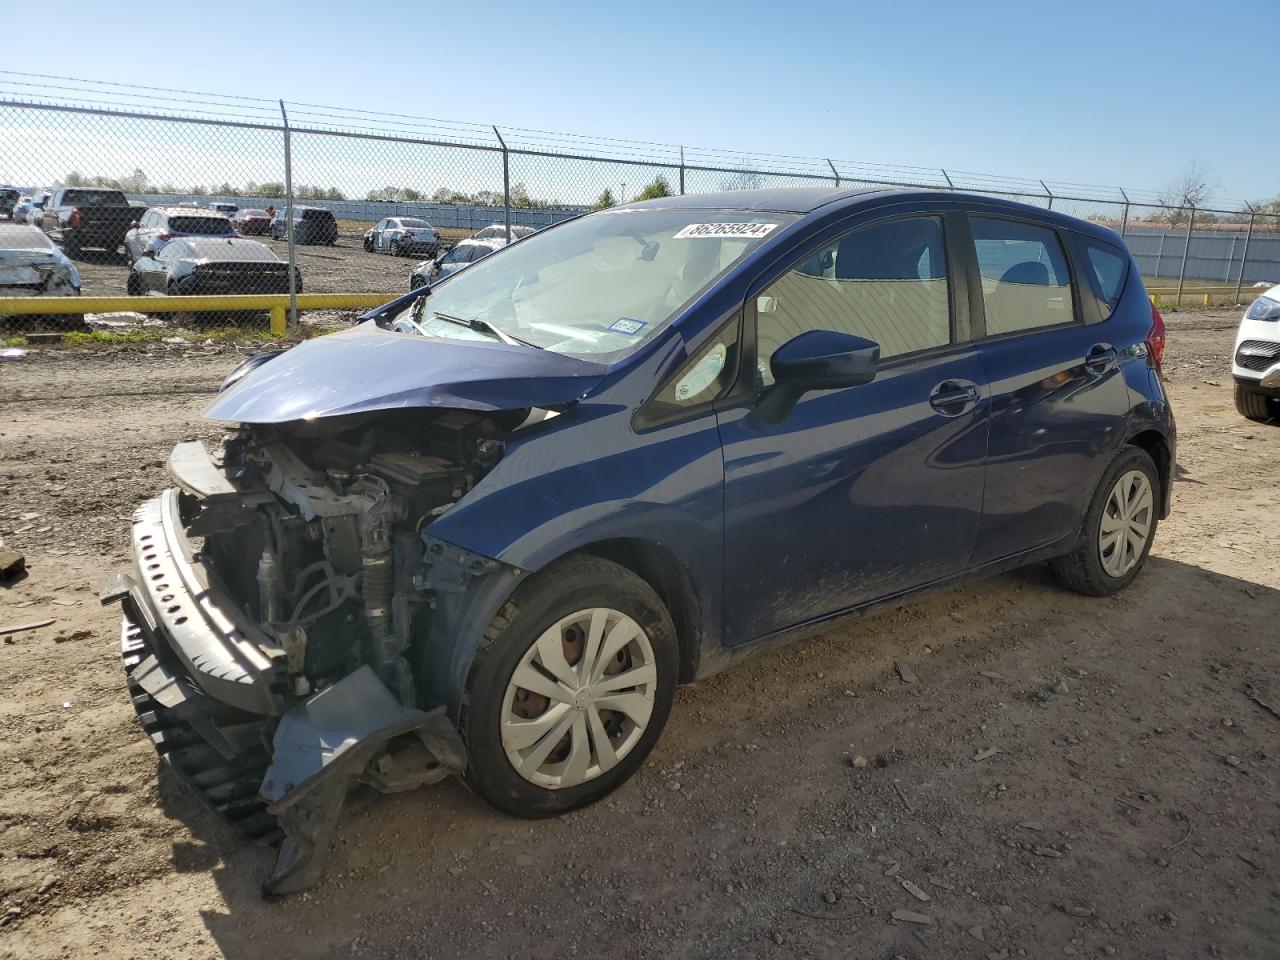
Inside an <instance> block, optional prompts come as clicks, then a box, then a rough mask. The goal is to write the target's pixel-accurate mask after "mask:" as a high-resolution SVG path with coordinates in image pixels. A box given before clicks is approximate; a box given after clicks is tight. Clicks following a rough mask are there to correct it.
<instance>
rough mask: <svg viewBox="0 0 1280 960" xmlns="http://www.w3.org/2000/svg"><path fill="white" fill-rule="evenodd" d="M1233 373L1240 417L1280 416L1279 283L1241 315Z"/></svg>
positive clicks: (1233, 360)
mask: <svg viewBox="0 0 1280 960" xmlns="http://www.w3.org/2000/svg"><path fill="white" fill-rule="evenodd" d="M1231 374H1232V376H1233V377H1235V381H1236V409H1237V410H1238V411H1239V412H1240V415H1241V416H1243V417H1248V418H1249V419H1250V420H1271V419H1276V418H1280V284H1277V285H1276V286H1274V287H1272V288H1271V289H1269V290H1267V291H1266V292H1265V293H1263V294H1262V296H1260V297H1258V299H1257V300H1255V301H1253V303H1251V304H1250V305H1249V309H1248V310H1246V311H1245V314H1244V316H1243V317H1242V318H1241V320H1240V330H1239V332H1237V333H1236V348H1235V352H1234V354H1233V356H1232V362H1231Z"/></svg>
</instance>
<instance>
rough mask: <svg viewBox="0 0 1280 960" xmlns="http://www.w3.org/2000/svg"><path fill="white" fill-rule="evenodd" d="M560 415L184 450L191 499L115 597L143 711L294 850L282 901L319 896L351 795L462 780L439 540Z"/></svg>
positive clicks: (392, 416)
mask: <svg viewBox="0 0 1280 960" xmlns="http://www.w3.org/2000/svg"><path fill="white" fill-rule="evenodd" d="M553 415H554V414H553V413H551V412H550V411H548V410H544V409H533V410H530V409H519V410H513V411H487V412H478V411H464V410H457V409H438V410H423V409H421V408H409V409H404V410H390V411H387V410H383V411H378V412H375V413H363V414H354V415H350V416H342V417H329V418H321V419H318V420H316V421H307V420H297V421H290V422H287V423H282V424H271V425H254V426H239V427H237V428H235V429H234V430H233V432H231V433H229V434H228V435H227V436H226V437H225V439H224V441H223V443H222V445H221V448H220V449H219V450H216V451H213V452H212V453H210V452H209V451H207V450H206V449H205V447H204V446H203V445H202V444H200V443H184V444H180V445H179V446H178V447H177V448H176V449H175V450H174V452H173V455H172V456H171V457H170V460H169V465H168V466H169V473H170V475H171V477H172V478H173V480H174V483H175V484H176V487H175V488H174V489H170V490H167V491H165V493H163V494H162V495H161V496H160V497H158V498H156V499H155V500H152V501H149V502H148V503H146V504H144V505H143V506H142V507H141V508H139V510H138V511H137V513H136V514H135V517H134V530H133V545H134V556H135V571H136V572H135V576H134V577H133V578H129V577H119V578H117V580H116V581H113V582H112V583H110V584H108V586H107V587H106V588H104V592H103V602H104V603H106V602H112V601H117V600H119V601H123V602H124V606H125V626H124V635H123V642H122V646H123V651H124V657H125V667H126V672H127V674H128V676H129V680H130V687H131V690H132V692H133V695H134V705H135V708H136V709H137V710H138V713H139V716H140V718H141V719H142V721H143V726H144V729H147V731H148V733H149V734H150V735H151V738H152V740H153V742H155V743H156V746H157V749H159V750H160V752H161V754H162V755H163V756H164V757H165V759H166V760H168V761H169V762H170V763H171V764H172V765H173V766H174V767H175V769H177V770H178V772H179V774H180V775H181V776H183V778H184V779H186V780H187V782H188V783H189V784H190V785H192V786H193V788H195V789H196V791H197V792H198V793H199V794H200V795H201V796H202V797H203V798H204V799H205V801H206V802H207V803H208V804H209V805H210V806H212V807H214V809H215V810H216V811H217V812H219V813H222V814H224V815H226V816H227V817H228V818H229V819H231V820H233V822H236V821H237V820H238V821H239V822H238V825H239V826H240V827H241V829H242V831H243V832H245V833H246V834H247V835H250V836H254V837H255V838H257V839H263V838H271V839H273V838H274V836H278V835H279V831H283V834H284V842H283V844H282V846H281V850H280V854H279V858H278V860H277V864H276V868H275V871H274V873H273V875H272V877H271V879H270V880H269V881H268V882H267V884H266V887H265V889H266V892H267V893H268V894H269V895H283V894H286V893H291V892H295V891H298V890H301V889H305V888H306V887H309V886H311V885H313V884H314V883H315V882H316V881H317V880H318V878H319V875H320V873H321V871H322V868H323V862H324V858H325V851H326V849H327V846H328V842H329V839H330V838H331V835H332V832H333V830H334V828H335V826H336V823H337V820H338V816H339V814H340V812H341V809H342V805H343V801H344V798H345V796H346V793H347V790H348V789H349V787H350V786H351V785H352V784H354V783H357V782H359V783H365V784H368V785H371V786H373V787H374V788H376V789H378V790H380V791H383V792H394V791H399V790H406V789H412V788H414V787H417V786H421V785H423V784H426V783H432V782H435V781H437V780H439V779H442V778H443V777H445V776H447V775H448V774H450V773H461V772H462V769H463V767H464V766H465V762H466V760H465V754H464V750H463V747H462V742H461V739H460V737H459V736H458V734H457V731H456V730H455V729H454V727H453V726H452V723H451V721H449V719H448V718H447V717H446V716H445V708H444V707H443V706H438V705H435V704H432V703H431V702H429V698H428V697H426V696H425V695H424V693H423V680H424V676H423V671H424V670H430V669H431V668H430V667H429V666H428V665H427V664H426V658H425V657H423V656H422V649H423V638H424V637H425V635H426V632H427V630H428V629H429V626H430V621H431V617H432V612H433V607H434V604H435V599H436V598H435V593H434V591H433V589H432V582H431V577H430V571H431V568H432V564H433V562H436V561H438V560H439V559H440V558H439V557H438V556H435V555H433V552H432V547H431V546H429V543H428V541H429V540H430V537H429V536H426V535H425V534H424V531H425V530H426V528H427V527H428V526H429V525H430V524H431V523H432V521H433V520H435V519H436V518H438V517H440V516H441V515H442V514H443V513H445V512H446V511H448V510H449V509H450V507H451V506H452V505H453V504H455V503H456V502H457V501H458V500H459V499H461V498H462V497H464V496H465V495H466V494H467V492H468V491H469V490H471V489H472V487H473V486H475V484H476V483H477V482H478V481H479V480H480V479H481V478H482V477H483V476H484V475H485V474H486V473H487V472H488V471H490V470H491V469H493V467H494V466H495V465H496V464H497V463H498V462H499V460H500V459H501V458H502V456H503V452H504V437H506V436H507V435H508V434H509V433H510V432H511V431H513V430H515V429H517V428H519V427H520V426H521V425H523V424H525V423H531V422H537V421H540V420H543V419H546V418H547V417H549V416H553ZM434 549H435V550H436V551H437V552H438V550H439V548H438V546H436V547H435V548H434ZM264 824H266V825H265V826H264Z"/></svg>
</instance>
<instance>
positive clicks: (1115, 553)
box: [1052, 447, 1160, 597]
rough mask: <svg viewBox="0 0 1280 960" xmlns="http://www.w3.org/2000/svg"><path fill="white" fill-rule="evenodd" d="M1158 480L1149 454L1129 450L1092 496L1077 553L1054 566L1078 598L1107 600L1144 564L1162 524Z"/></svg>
mask: <svg viewBox="0 0 1280 960" xmlns="http://www.w3.org/2000/svg"><path fill="white" fill-rule="evenodd" d="M1159 504H1160V479H1159V474H1157V472H1156V465H1155V463H1154V462H1153V461H1152V459H1151V457H1150V456H1149V455H1148V454H1147V452H1146V451H1145V450H1141V449H1139V448H1138V447H1125V448H1124V450H1122V451H1121V452H1120V453H1119V454H1117V456H1116V458H1115V459H1114V460H1113V461H1112V462H1111V466H1110V467H1108V468H1107V472H1106V473H1105V474H1103V476H1102V482H1101V483H1100V484H1098V489H1097V490H1096V491H1095V492H1094V495H1093V499H1092V500H1091V501H1090V503H1089V509H1088V511H1087V512H1086V513H1085V516H1084V524H1083V527H1082V528H1081V530H1080V534H1079V536H1078V538H1077V540H1076V548H1075V549H1074V550H1073V551H1072V552H1071V553H1069V554H1067V555H1066V556H1065V557H1059V558H1058V559H1056V560H1054V561H1053V563H1052V567H1053V572H1054V573H1055V574H1057V577H1058V579H1059V580H1060V581H1061V582H1062V583H1063V584H1064V585H1065V586H1067V587H1069V588H1070V589H1072V590H1075V591H1076V592H1077V593H1086V594H1090V595H1091V596H1095V597H1105V596H1108V595H1110V594H1113V593H1117V592H1119V591H1120V590H1123V589H1124V588H1125V587H1127V586H1128V585H1129V584H1130V583H1132V582H1133V580H1134V578H1135V577H1137V575H1138V573H1139V572H1140V571H1141V570H1142V567H1143V564H1145V563H1146V560H1147V554H1148V553H1150V551H1151V544H1152V542H1153V541H1154V540H1155V536H1156V527H1157V525H1158V524H1159V522H1160V518H1159V513H1160V508H1159Z"/></svg>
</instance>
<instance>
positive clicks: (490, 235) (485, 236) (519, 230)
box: [471, 223, 538, 243]
mask: <svg viewBox="0 0 1280 960" xmlns="http://www.w3.org/2000/svg"><path fill="white" fill-rule="evenodd" d="M537 232H538V231H537V230H536V229H535V228H534V227H526V226H521V225H520V224H515V223H513V224H512V225H511V242H512V243H515V242H516V241H517V240H523V239H524V238H525V237H531V236H533V235H534V234H535V233H537ZM471 239H472V240H502V241H504V242H505V241H506V239H507V227H506V225H505V224H502V223H494V224H490V225H489V226H487V227H485V228H484V229H483V230H480V231H478V232H476V233H473V234H472V235H471Z"/></svg>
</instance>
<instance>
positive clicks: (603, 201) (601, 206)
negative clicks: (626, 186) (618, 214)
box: [591, 187, 618, 210]
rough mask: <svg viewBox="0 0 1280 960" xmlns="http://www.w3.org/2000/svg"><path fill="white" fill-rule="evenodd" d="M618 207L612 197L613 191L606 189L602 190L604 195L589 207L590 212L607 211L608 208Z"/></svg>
mask: <svg viewBox="0 0 1280 960" xmlns="http://www.w3.org/2000/svg"><path fill="white" fill-rule="evenodd" d="M617 205H618V201H617V199H616V198H615V197H614V195H613V191H612V190H610V189H609V188H608V187H605V188H604V193H602V194H600V196H599V197H597V198H596V202H595V203H593V204H592V205H591V209H592V210H608V209H609V208H610V207H616V206H617Z"/></svg>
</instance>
